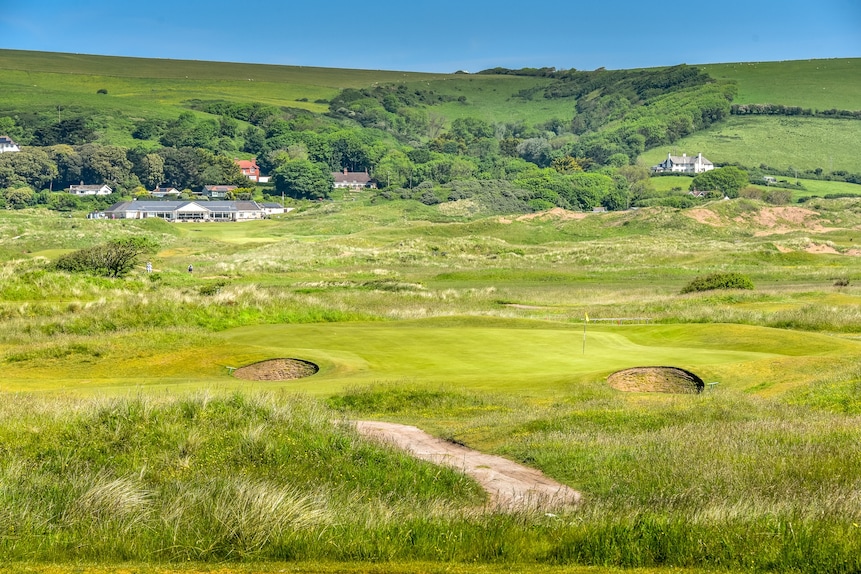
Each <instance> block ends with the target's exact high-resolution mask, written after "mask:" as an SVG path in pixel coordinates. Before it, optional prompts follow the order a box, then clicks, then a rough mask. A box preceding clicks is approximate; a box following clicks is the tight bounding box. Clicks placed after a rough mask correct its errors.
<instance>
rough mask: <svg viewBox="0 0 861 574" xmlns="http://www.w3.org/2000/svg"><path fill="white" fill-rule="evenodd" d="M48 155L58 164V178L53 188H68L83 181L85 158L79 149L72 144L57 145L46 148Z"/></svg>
mask: <svg viewBox="0 0 861 574" xmlns="http://www.w3.org/2000/svg"><path fill="white" fill-rule="evenodd" d="M45 151H46V152H47V153H48V157H49V158H50V159H51V161H53V162H54V164H55V165H56V166H57V179H56V180H55V181H54V184H53V186H52V188H53V189H57V190H60V189H66V188H68V187H69V186H70V185H73V184H76V183H80V182H81V181H83V170H84V160H83V158H81V154H80V153H78V150H77V149H75V148H74V147H72V146H70V145H65V144H61V145H55V146H51V147H48V148H45Z"/></svg>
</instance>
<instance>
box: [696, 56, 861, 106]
mask: <svg viewBox="0 0 861 574" xmlns="http://www.w3.org/2000/svg"><path fill="white" fill-rule="evenodd" d="M700 67H701V68H702V69H703V70H705V71H706V72H708V73H709V75H711V76H712V77H714V78H718V79H729V80H734V81H735V82H736V83H737V84H738V96H737V97H736V99H735V102H736V103H739V104H784V105H787V106H800V107H802V108H811V109H816V110H820V111H821V110H829V109H832V108H836V109H839V110H853V111H854V110H858V109H861V101H859V100H858V93H859V90H861V58H833V59H828V60H790V61H784V62H738V63H728V64H708V65H704V66H700Z"/></svg>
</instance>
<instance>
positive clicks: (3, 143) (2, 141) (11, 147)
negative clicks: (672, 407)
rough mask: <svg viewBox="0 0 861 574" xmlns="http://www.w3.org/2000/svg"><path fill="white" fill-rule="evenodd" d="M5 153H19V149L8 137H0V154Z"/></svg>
mask: <svg viewBox="0 0 861 574" xmlns="http://www.w3.org/2000/svg"><path fill="white" fill-rule="evenodd" d="M7 151H10V152H11V151H21V148H20V147H18V144H16V143H15V142H14V141H12V138H10V137H9V136H0V153H3V152H7Z"/></svg>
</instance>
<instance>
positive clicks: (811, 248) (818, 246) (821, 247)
mask: <svg viewBox="0 0 861 574" xmlns="http://www.w3.org/2000/svg"><path fill="white" fill-rule="evenodd" d="M804 250H805V251H806V252H808V253H830V254H836V255H839V254H840V252H839V251H837V250H836V249H834V248H833V247H831V246H830V245H826V244H825V243H811V244H810V245H808V246H807V247H806V248H805V249H804Z"/></svg>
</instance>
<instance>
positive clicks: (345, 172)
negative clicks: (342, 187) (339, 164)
mask: <svg viewBox="0 0 861 574" xmlns="http://www.w3.org/2000/svg"><path fill="white" fill-rule="evenodd" d="M344 175H347V168H346V167H345V168H344Z"/></svg>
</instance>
